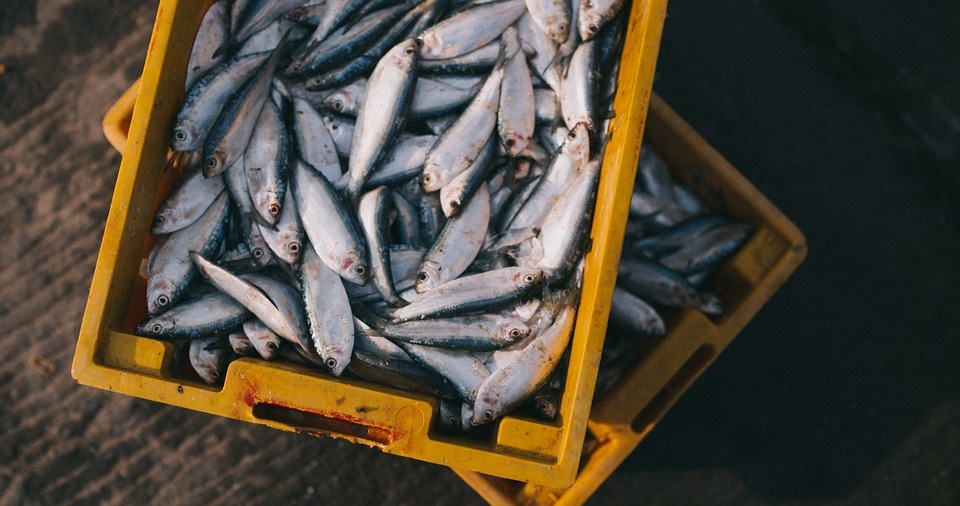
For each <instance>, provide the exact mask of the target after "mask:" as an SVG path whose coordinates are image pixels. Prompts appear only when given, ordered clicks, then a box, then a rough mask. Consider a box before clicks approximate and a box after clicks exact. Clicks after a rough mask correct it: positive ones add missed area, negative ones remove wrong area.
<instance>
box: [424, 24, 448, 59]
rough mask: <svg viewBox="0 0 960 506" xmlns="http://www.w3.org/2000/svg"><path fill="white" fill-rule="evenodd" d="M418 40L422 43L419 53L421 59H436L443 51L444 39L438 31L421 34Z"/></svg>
mask: <svg viewBox="0 0 960 506" xmlns="http://www.w3.org/2000/svg"><path fill="white" fill-rule="evenodd" d="M417 40H418V41H419V42H420V47H419V48H418V51H419V55H420V57H421V58H431V57H433V58H436V57H437V56H439V55H440V53H441V52H442V51H443V47H444V43H443V39H442V38H441V37H440V36H439V35H438V34H437V31H436V30H428V31H427V32H425V33H422V34H420V36H419V37H417Z"/></svg>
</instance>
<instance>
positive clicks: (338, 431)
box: [253, 402, 396, 446]
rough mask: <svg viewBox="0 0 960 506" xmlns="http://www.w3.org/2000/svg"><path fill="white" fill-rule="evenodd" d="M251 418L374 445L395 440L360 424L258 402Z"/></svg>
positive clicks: (377, 429) (386, 431)
mask: <svg viewBox="0 0 960 506" xmlns="http://www.w3.org/2000/svg"><path fill="white" fill-rule="evenodd" d="M253 416H255V417H256V418H259V419H261V420H270V421H273V422H278V423H282V424H284V425H289V426H290V427H293V428H295V429H297V430H298V431H306V432H320V433H324V434H329V435H332V436H336V435H342V436H346V437H349V438H359V439H365V440H367V441H370V442H371V443H374V444H376V445H381V446H385V445H389V444H390V443H392V442H393V441H394V439H396V438H395V437H394V434H393V433H391V432H390V431H389V430H387V429H384V428H380V427H371V426H369V425H364V424H362V423H357V422H353V421H350V420H344V419H342V418H335V417H330V416H324V415H321V414H318V413H311V412H309V411H301V410H299V409H293V408H288V407H286V406H278V405H276V404H268V403H264V402H258V403H256V404H254V405H253Z"/></svg>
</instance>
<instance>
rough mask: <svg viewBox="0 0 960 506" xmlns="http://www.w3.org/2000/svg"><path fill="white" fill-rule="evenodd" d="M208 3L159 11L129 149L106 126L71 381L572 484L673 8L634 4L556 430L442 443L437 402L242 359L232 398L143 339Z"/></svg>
mask: <svg viewBox="0 0 960 506" xmlns="http://www.w3.org/2000/svg"><path fill="white" fill-rule="evenodd" d="M204 4H205V3H204V2H189V1H185V0H184V1H178V0H161V2H160V6H159V9H158V13H157V19H156V23H155V26H154V31H153V36H152V38H151V41H150V46H149V49H148V51H147V56H146V62H145V65H144V73H143V75H142V76H141V80H140V85H139V89H138V91H136V92H135V91H133V90H131V91H130V92H129V93H130V94H131V95H130V96H134V95H135V96H136V100H135V105H134V108H133V113H132V116H130V117H129V133H128V136H127V138H126V139H125V143H121V144H118V143H120V141H122V140H123V139H120V138H117V137H116V136H114V137H111V135H113V134H114V133H115V132H117V131H121V132H122V131H123V130H124V128H123V123H122V122H123V121H124V120H125V117H124V115H123V114H117V115H116V116H112V114H113V113H114V112H117V111H114V110H111V113H110V114H108V117H107V118H105V119H104V122H105V123H107V122H108V120H110V124H109V125H107V124H105V125H104V131H105V133H106V135H107V137H108V139H110V140H111V143H113V144H114V146H118V147H119V149H122V150H123V160H122V162H121V165H120V171H119V175H118V180H117V185H116V189H115V191H114V195H113V201H112V203H111V206H110V213H109V216H108V217H107V224H106V231H105V233H104V239H103V243H102V245H101V249H100V254H99V258H98V260H97V267H96V271H95V272H94V277H93V282H92V286H91V289H90V296H89V299H88V301H87V307H86V311H85V313H84V317H83V322H82V324H81V328H80V336H79V340H78V343H77V351H76V354H75V356H74V362H73V377H74V378H75V379H76V380H77V381H78V382H79V383H81V384H84V385H90V386H94V387H98V388H103V389H107V390H111V391H115V392H119V393H122V394H126V395H132V396H136V397H140V398H144V399H150V400H155V401H158V402H164V403H167V404H171V405H176V406H181V407H185V408H189V409H194V410H198V411H202V412H206V413H210V414H214V415H218V416H226V417H230V418H235V419H238V420H244V421H248V422H252V423H259V424H263V425H267V426H270V427H274V428H277V429H280V430H286V431H304V432H308V433H312V434H323V435H329V436H332V437H338V438H344V439H347V440H350V441H353V442H355V443H361V444H365V445H369V446H372V447H376V448H379V449H381V450H382V451H384V452H387V453H391V454H395V455H401V456H405V457H410V458H415V459H419V460H423V461H427V462H433V463H437V464H442V465H449V466H455V467H456V468H458V469H465V470H470V471H477V472H482V473H485V474H488V475H495V476H501V477H504V478H509V479H512V480H519V481H524V482H531V483H537V484H540V485H543V486H548V487H561V488H562V487H568V486H570V485H572V484H573V482H574V479H575V478H576V474H577V470H578V467H579V462H580V454H581V451H582V449H583V440H584V436H585V434H586V430H587V417H588V415H589V412H590V407H591V399H592V396H593V390H594V386H595V383H596V376H597V368H598V365H599V362H600V353H601V350H602V347H603V340H604V337H605V333H606V325H607V317H608V314H609V305H610V304H609V303H610V300H611V298H612V295H613V285H614V283H613V281H614V279H615V278H616V275H617V264H618V262H619V257H620V250H621V248H622V244H623V233H624V227H625V224H626V218H627V210H628V206H629V200H630V195H631V193H632V190H633V181H634V176H635V175H636V163H637V157H638V154H639V150H640V139H641V137H642V134H643V127H644V118H645V116H646V112H647V105H648V102H649V98H650V93H651V85H652V81H653V71H654V67H655V65H656V57H657V52H658V50H659V44H660V34H661V31H662V28H663V22H664V17H665V15H666V0H647V1H636V2H634V3H633V5H632V8H631V11H630V12H629V16H630V18H629V25H628V29H627V33H626V37H625V40H624V50H623V51H624V52H623V56H622V59H621V66H620V74H619V82H620V85H619V88H618V91H617V95H616V98H615V102H614V109H615V113H616V114H615V117H614V118H613V120H612V122H611V126H610V132H609V133H610V140H609V142H608V144H607V147H606V150H605V152H604V153H605V154H604V159H603V168H602V176H601V181H600V185H599V189H598V198H597V207H596V211H595V218H594V222H593V228H592V230H591V237H592V247H591V250H590V251H589V252H588V253H587V257H586V263H585V267H584V280H583V290H582V296H581V302H580V306H579V308H578V311H577V318H576V323H575V329H574V334H573V337H572V340H571V344H570V355H569V356H570V360H569V365H568V366H566V367H567V370H566V382H565V384H564V393H563V397H562V401H561V405H560V413H559V415H558V417H557V420H556V421H555V422H552V423H545V422H540V421H534V420H531V419H527V418H522V417H519V416H507V417H504V418H503V419H501V420H500V421H499V422H496V423H495V425H494V427H493V428H492V429H490V430H488V431H482V433H483V434H484V436H481V437H477V436H450V435H444V434H440V433H438V432H437V431H436V430H435V427H436V424H435V423H434V420H435V417H436V416H438V401H437V399H436V398H433V397H430V396H426V395H420V394H416V393H411V392H409V391H402V390H398V389H394V388H390V387H386V386H383V385H378V384H373V383H369V382H364V381H360V380H355V379H349V378H333V377H330V376H328V375H325V374H323V373H321V372H317V371H314V370H310V369H306V368H303V367H299V366H296V365H291V364H285V363H277V362H265V361H260V360H253V359H239V360H236V361H234V362H233V363H231V364H230V366H229V368H228V370H227V373H226V375H225V378H224V385H223V387H222V388H219V389H218V388H212V387H208V386H206V385H203V384H202V383H200V382H199V381H197V382H191V381H189V380H185V379H183V378H178V377H175V376H174V375H173V373H172V369H173V368H172V364H171V362H172V356H173V351H174V350H173V345H172V344H171V343H169V342H164V341H160V340H155V339H148V338H143V337H138V336H136V335H134V334H133V327H134V325H135V324H136V322H138V321H139V320H140V319H141V318H142V317H143V316H144V315H145V311H146V310H145V303H144V298H145V296H144V293H145V280H144V279H143V278H142V277H141V276H140V275H139V273H138V269H139V266H140V263H141V260H142V259H143V258H144V257H145V255H146V252H147V251H149V249H150V247H151V246H152V244H153V238H152V237H151V235H150V233H149V228H150V227H149V225H150V221H151V219H152V215H153V212H154V210H155V209H156V206H157V205H158V203H159V201H160V199H161V198H162V197H163V196H164V195H165V194H166V191H168V189H169V187H170V185H171V184H172V182H173V180H174V178H175V176H176V175H175V174H174V173H173V171H169V172H168V173H166V174H164V172H163V169H164V164H165V160H166V155H167V146H168V141H169V134H170V130H171V125H172V122H173V119H174V116H175V114H176V111H177V107H178V106H179V104H180V101H181V99H182V97H183V82H184V75H185V68H186V65H187V60H188V58H189V54H190V50H191V47H192V43H193V38H194V34H195V33H196V31H197V28H198V26H199V24H200V20H201V18H202V15H203V13H204V12H205V7H206V6H205V5H204ZM125 97H127V98H128V99H129V96H125ZM117 108H118V111H119V109H120V108H121V107H120V105H119V104H118V106H117ZM113 118H115V119H116V122H114V119H113Z"/></svg>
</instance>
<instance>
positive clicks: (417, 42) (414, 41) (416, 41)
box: [413, 38, 423, 49]
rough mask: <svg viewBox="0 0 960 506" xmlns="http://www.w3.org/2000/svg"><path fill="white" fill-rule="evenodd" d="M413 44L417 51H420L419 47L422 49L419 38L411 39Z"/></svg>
mask: <svg viewBox="0 0 960 506" xmlns="http://www.w3.org/2000/svg"><path fill="white" fill-rule="evenodd" d="M413 44H414V45H415V46H417V49H420V48H421V47H423V39H420V38H417V39H413Z"/></svg>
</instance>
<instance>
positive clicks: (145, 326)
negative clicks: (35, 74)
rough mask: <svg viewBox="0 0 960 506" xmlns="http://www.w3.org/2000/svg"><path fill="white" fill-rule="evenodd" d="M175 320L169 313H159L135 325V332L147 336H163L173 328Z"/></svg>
mask: <svg viewBox="0 0 960 506" xmlns="http://www.w3.org/2000/svg"><path fill="white" fill-rule="evenodd" d="M175 323H176V322H175V321H174V319H173V317H172V316H170V315H160V316H157V317H155V318H148V319H147V320H145V321H143V322H142V323H140V324H139V325H137V328H136V331H137V334H139V335H142V336H147V337H165V336H167V335H169V333H170V331H171V330H173V326H174V324H175Z"/></svg>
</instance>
